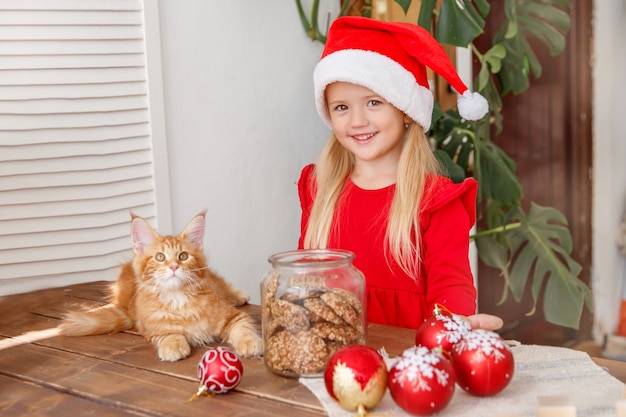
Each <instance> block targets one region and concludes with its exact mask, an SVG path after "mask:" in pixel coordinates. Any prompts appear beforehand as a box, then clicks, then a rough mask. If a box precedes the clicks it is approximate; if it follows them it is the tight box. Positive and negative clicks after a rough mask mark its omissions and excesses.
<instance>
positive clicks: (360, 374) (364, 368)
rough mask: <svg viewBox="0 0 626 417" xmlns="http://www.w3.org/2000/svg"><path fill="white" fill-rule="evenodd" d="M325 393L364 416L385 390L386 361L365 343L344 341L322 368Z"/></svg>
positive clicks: (346, 407) (347, 408)
mask: <svg viewBox="0 0 626 417" xmlns="http://www.w3.org/2000/svg"><path fill="white" fill-rule="evenodd" d="M324 383H325V384H326V390H327V391H328V394H330V396H331V397H332V398H333V399H334V400H335V401H337V402H338V403H339V405H340V406H341V407H343V408H345V409H346V410H349V411H357V412H358V415H359V416H364V415H366V414H367V411H368V410H369V409H371V408H372V407H374V406H376V404H378V403H379V402H380V400H381V399H382V398H383V396H384V395H385V391H386V390H387V365H386V364H385V360H384V359H383V357H382V356H381V355H380V354H379V353H378V352H377V351H376V350H374V349H372V348H371V347H369V346H365V345H348V346H345V347H343V348H341V349H339V350H338V351H337V352H335V353H334V354H333V355H332V356H331V357H330V359H329V360H328V362H327V363H326V367H325V368H324Z"/></svg>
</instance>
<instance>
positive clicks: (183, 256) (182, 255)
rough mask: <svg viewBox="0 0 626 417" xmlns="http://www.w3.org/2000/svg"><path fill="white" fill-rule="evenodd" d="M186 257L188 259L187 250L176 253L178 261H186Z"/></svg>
mask: <svg viewBox="0 0 626 417" xmlns="http://www.w3.org/2000/svg"><path fill="white" fill-rule="evenodd" d="M187 259H189V254H188V253H187V252H181V253H179V254H178V260H179V261H186V260H187Z"/></svg>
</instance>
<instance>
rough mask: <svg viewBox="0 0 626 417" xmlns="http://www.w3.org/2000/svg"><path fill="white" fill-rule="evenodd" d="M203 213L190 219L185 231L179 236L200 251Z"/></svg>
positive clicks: (203, 222)
mask: <svg viewBox="0 0 626 417" xmlns="http://www.w3.org/2000/svg"><path fill="white" fill-rule="evenodd" d="M205 213H206V212H205V211H203V212H202V213H200V214H198V215H197V216H196V217H194V218H193V219H191V221H190V222H189V224H188V225H187V227H185V230H183V231H182V232H181V235H182V236H184V237H185V239H186V240H187V241H188V242H189V243H191V244H192V245H194V246H195V247H196V248H198V249H199V250H202V242H203V241H204V227H205Z"/></svg>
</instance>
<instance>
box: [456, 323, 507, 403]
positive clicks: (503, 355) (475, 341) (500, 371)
mask: <svg viewBox="0 0 626 417" xmlns="http://www.w3.org/2000/svg"><path fill="white" fill-rule="evenodd" d="M452 364H453V366H454V372H455V374H456V378H457V383H458V384H459V386H460V387H461V388H463V389H464V390H465V391H467V392H468V393H470V394H472V395H476V396H490V395H495V394H497V393H498V392H500V391H502V390H503V389H504V388H505V387H506V386H507V385H508V384H509V382H511V379H513V371H514V369H515V361H514V359H513V352H511V349H510V348H509V346H508V345H507V344H506V342H505V341H504V339H502V337H501V336H500V335H499V334H497V333H495V332H492V331H489V330H481V329H477V330H472V331H471V332H469V333H468V334H466V335H465V336H463V338H462V339H461V340H460V341H459V342H458V343H456V344H455V345H454V347H453V349H452Z"/></svg>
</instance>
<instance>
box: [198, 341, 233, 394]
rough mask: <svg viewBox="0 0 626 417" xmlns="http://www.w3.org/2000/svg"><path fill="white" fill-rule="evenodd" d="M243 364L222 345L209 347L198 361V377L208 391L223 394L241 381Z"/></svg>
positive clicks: (230, 350) (231, 351)
mask: <svg viewBox="0 0 626 417" xmlns="http://www.w3.org/2000/svg"><path fill="white" fill-rule="evenodd" d="M242 376H243V364H242V363H241V359H239V356H237V354H236V353H235V352H234V351H233V350H232V349H229V348H227V347H224V346H217V347H215V348H209V350H207V351H206V352H205V353H204V355H202V358H201V359H200V362H199V363H198V378H200V383H201V384H202V386H203V387H206V389H207V390H208V391H209V392H212V393H215V394H224V393H226V392H228V391H230V390H232V389H233V388H235V387H236V386H237V385H239V382H241V377H242Z"/></svg>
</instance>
